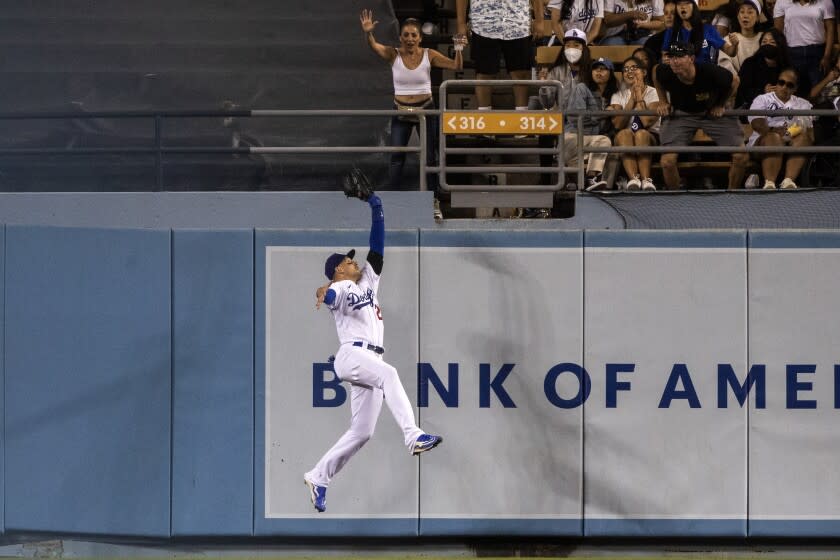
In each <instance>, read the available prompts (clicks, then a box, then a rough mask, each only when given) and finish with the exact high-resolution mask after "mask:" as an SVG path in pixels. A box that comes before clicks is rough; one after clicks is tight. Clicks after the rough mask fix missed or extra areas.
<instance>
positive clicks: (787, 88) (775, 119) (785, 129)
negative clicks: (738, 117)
mask: <svg viewBox="0 0 840 560" xmlns="http://www.w3.org/2000/svg"><path fill="white" fill-rule="evenodd" d="M798 85H799V74H798V73H797V72H796V70H794V69H793V68H787V69H785V70H782V72H781V73H780V74H779V81H778V84H777V85H776V88H775V91H771V92H770V93H765V94H763V95H759V96H758V97H756V98H755V99H754V100H753V102H752V105H751V106H750V109H751V110H762V111H778V110H809V109H811V108H812V106H811V103H810V102H809V101H808V100H806V99H802V98H801V97H797V96H795V95H793V92H794V91H796V88H797V87H798ZM749 121H750V124H751V125H752V128H753V133H752V136H750V139H749V141H748V142H747V145H748V146H783V145H789V146H811V145H813V144H814V129H813V125H812V122H811V117H809V116H795V117H794V116H783V115H773V114H772V113H771V114H770V115H768V116H757V115H750V117H749ZM756 155H758V156H759V157H762V160H761V173H762V175H764V188H765V189H775V188H776V178H777V177H778V175H779V172H780V171H781V169H782V162H783V160H784V159H785V158H784V155H783V154H782V153H781V152H777V153H767V154H756ZM807 159H808V154H806V153H799V154H790V155H789V156H788V157H787V161H785V175H784V179H783V180H782V182H781V184H780V185H779V186H780V187H781V188H783V189H795V188H797V185H796V181H795V179H796V177H798V176H799V172H800V171H802V167H803V166H804V165H805V162H806V161H807Z"/></svg>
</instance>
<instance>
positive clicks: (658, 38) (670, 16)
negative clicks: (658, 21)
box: [633, 0, 677, 68]
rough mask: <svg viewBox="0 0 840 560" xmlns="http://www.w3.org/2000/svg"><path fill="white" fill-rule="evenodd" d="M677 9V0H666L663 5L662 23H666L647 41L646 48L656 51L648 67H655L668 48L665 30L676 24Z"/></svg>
mask: <svg viewBox="0 0 840 560" xmlns="http://www.w3.org/2000/svg"><path fill="white" fill-rule="evenodd" d="M676 11H677V3H676V0H665V3H664V4H663V5H662V23H664V24H665V27H664V29H662V31H659V32H657V33H654V34H653V35H651V36H650V37H648V40H647V41H645V49H647V50H648V51H650V52H652V53H654V58H653V60H651V61H650V62H649V63H648V68H653V66H654V64H657V63H659V61H660V60H661V58H662V51H664V50H666V45H665V43H664V41H665V32H666V31H668V29H670V28H671V27H673V26H674V15H675V14H676ZM633 56H636V52H634V53H633Z"/></svg>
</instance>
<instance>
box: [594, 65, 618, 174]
mask: <svg viewBox="0 0 840 560" xmlns="http://www.w3.org/2000/svg"><path fill="white" fill-rule="evenodd" d="M589 91H591V92H592V96H593V97H594V98H595V106H596V107H597V110H598V111H605V110H606V109H607V108H608V107H609V104H610V100H611V99H612V97H613V95H615V94H616V93H618V80H617V79H616V77H615V66H614V65H613V63H612V61H611V60H610V59H608V58H604V57H601V58H597V59H595V60H593V61H592V81H591V82H589ZM595 120H597V121H598V134H599V135H600V136H606V137H607V138H608V139H609V141H610V144H612V142H613V139H614V138H615V130H616V129H615V126H614V125H613V120H612V118H610V117H608V116H603V117H595ZM590 157H591V156H590ZM617 171H618V155H617V154H607V159H606V162H605V163H604V168H603V171H602V173H601V175H602V177H603V180H604V181H605V182H606V185H605V187H604V188H605V189H611V188H612V183H613V181H615V175H616V173H617Z"/></svg>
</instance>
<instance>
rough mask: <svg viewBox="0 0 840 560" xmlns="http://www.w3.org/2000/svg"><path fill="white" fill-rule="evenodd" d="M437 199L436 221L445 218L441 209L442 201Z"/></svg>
mask: <svg viewBox="0 0 840 560" xmlns="http://www.w3.org/2000/svg"><path fill="white" fill-rule="evenodd" d="M434 200H435V221H436V222H440V221H442V220H443V212H441V211H440V201H439V200H438V199H434Z"/></svg>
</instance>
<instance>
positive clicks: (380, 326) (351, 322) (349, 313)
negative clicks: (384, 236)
mask: <svg viewBox="0 0 840 560" xmlns="http://www.w3.org/2000/svg"><path fill="white" fill-rule="evenodd" d="M329 289H330V290H332V291H334V292H335V300H334V301H333V303H332V305H329V306H328V307H329V308H330V312H331V313H332V316H333V319H335V330H336V332H337V334H338V342H339V343H340V344H346V343H348V342H356V341H362V342H367V343H369V344H374V345H376V346H384V344H383V339H384V334H385V325H384V323H383V322H382V312H381V311H380V309H379V301H378V300H377V299H376V292H377V291H378V290H379V275H378V274H376V272H374V270H373V267H372V266H370V264H369V263H367V262H366V263H365V265H364V267H362V277H361V278H360V279H359V283H358V284H357V283H356V282H353V281H352V280H341V281H339V282H334V283H333V284H331V285H330V288H329Z"/></svg>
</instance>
